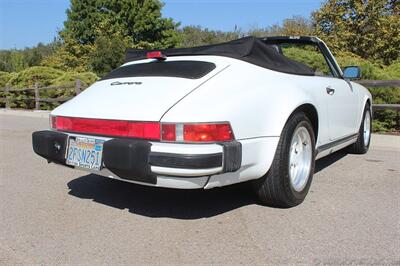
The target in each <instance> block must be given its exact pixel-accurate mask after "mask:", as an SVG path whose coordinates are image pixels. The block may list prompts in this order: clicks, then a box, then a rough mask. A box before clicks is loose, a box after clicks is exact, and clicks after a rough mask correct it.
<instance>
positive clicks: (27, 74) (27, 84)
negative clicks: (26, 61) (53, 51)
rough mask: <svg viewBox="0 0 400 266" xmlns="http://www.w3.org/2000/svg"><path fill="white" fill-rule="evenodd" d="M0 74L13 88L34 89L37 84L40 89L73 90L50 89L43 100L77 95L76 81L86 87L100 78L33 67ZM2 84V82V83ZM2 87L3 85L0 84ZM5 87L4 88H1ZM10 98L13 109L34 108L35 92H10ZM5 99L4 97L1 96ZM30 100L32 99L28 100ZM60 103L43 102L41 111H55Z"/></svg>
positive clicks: (85, 73) (42, 94) (93, 75)
mask: <svg viewBox="0 0 400 266" xmlns="http://www.w3.org/2000/svg"><path fill="white" fill-rule="evenodd" d="M8 75H9V76H7V74H0V79H1V77H3V76H4V77H5V78H4V79H6V78H7V79H8V81H7V83H6V85H7V86H9V87H12V88H32V87H34V86H35V84H36V83H37V84H38V86H39V87H46V86H61V85H70V86H71V89H49V90H41V91H40V97H41V98H59V97H68V96H73V95H75V81H76V80H77V79H80V80H81V81H82V86H84V87H86V86H89V85H90V84H92V83H93V82H95V81H96V80H97V79H98V77H97V76H96V74H94V73H92V72H84V73H74V72H64V71H61V70H57V69H54V68H50V67H38V66H36V67H31V68H27V69H25V70H23V71H21V72H18V73H11V74H10V73H8ZM0 82H1V81H0ZM0 85H1V84H0ZM1 87H4V86H1ZM9 95H10V96H12V97H13V99H14V101H12V103H11V107H13V108H25V109H32V108H34V107H35V106H34V100H33V99H34V91H33V90H29V91H20V92H19V91H18V92H10V93H9ZM0 97H3V96H0ZM28 98H30V99H28ZM58 105H59V103H46V102H41V109H46V110H49V109H53V108H55V107H57V106H58Z"/></svg>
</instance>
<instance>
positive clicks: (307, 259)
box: [0, 112, 400, 265]
mask: <svg viewBox="0 0 400 266" xmlns="http://www.w3.org/2000/svg"><path fill="white" fill-rule="evenodd" d="M47 126H48V120H47V119H46V118H38V117H36V116H19V115H9V114H5V113H4V112H3V113H1V114H0V145H1V146H0V170H1V172H0V265H9V264H20V263H21V264H98V263H101V264H128V263H129V264H131V263H134V264H192V263H194V264H200V263H201V264H206V263H213V264H277V263H279V264H296V263H302V264H307V265H308V264H332V265H334V264H396V265H399V264H400V193H399V191H400V137H380V136H373V144H372V148H371V150H370V152H369V153H368V154H367V155H364V156H359V155H346V154H344V153H335V154H333V155H331V156H329V157H328V158H326V159H322V160H320V161H318V163H317V173H316V174H315V176H314V181H313V184H312V186H311V191H310V193H309V195H308V197H307V198H306V200H305V202H304V203H303V204H302V205H300V206H298V207H295V208H291V209H275V208H269V207H263V206H259V205H257V204H256V201H255V200H254V198H253V197H252V195H251V193H249V192H248V190H247V187H246V186H243V185H239V186H231V187H226V188H221V189H213V190H210V191H202V190H198V191H180V190H171V189H157V188H151V187H143V186H139V185H134V184H129V183H125V182H121V181H117V180H111V179H107V178H104V177H99V176H96V175H88V174H87V173H85V172H78V171H74V170H71V169H67V168H62V167H59V166H56V165H53V164H47V163H46V161H45V160H43V159H41V158H39V157H38V156H36V155H35V154H34V153H33V151H32V148H31V132H32V131H34V130H39V129H45V128H47Z"/></svg>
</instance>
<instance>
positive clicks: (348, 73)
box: [343, 66, 361, 80]
mask: <svg viewBox="0 0 400 266" xmlns="http://www.w3.org/2000/svg"><path fill="white" fill-rule="evenodd" d="M343 77H344V78H345V79H349V80H353V79H360V78H361V68H360V67H358V66H348V67H345V68H344V69H343Z"/></svg>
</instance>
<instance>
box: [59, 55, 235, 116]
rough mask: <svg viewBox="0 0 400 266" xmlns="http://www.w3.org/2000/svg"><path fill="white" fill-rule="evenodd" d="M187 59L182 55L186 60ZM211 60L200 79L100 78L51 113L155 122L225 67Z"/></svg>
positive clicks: (222, 61) (220, 61)
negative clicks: (122, 83)
mask: <svg viewBox="0 0 400 266" xmlns="http://www.w3.org/2000/svg"><path fill="white" fill-rule="evenodd" d="M191 58H192V57H190V56H188V57H185V59H187V60H191ZM169 60H171V61H173V60H179V59H178V58H171V59H169ZM198 60H202V59H200V58H199V59H198ZM204 60H206V61H207V58H204ZM150 61H152V60H141V61H136V62H133V63H129V64H139V63H146V62H150ZM213 62H215V64H216V66H217V67H216V68H215V69H214V70H213V71H211V72H210V73H208V74H207V75H206V76H204V77H202V78H200V79H184V78H168V77H135V78H118V79H107V80H100V81H98V82H96V83H94V84H93V85H92V86H90V87H89V88H87V89H86V90H84V91H83V92H82V93H81V94H79V97H75V98H73V99H72V100H70V101H68V102H66V103H64V104H63V105H61V106H59V107H57V108H56V109H54V110H53V111H52V115H55V116H63V115H65V114H68V116H70V117H90V118H99V119H119V120H132V121H158V120H160V118H161V117H162V115H163V114H164V113H165V112H166V111H167V110H168V109H169V108H170V107H171V106H172V105H174V104H175V103H176V102H178V101H179V100H180V99H181V98H183V97H185V96H186V95H187V94H189V93H190V92H191V91H192V90H194V89H196V88H197V87H199V86H200V85H201V84H203V83H204V82H206V81H207V80H208V79H210V78H212V77H213V76H214V75H216V74H217V73H218V72H220V71H221V70H223V69H224V68H226V67H227V63H226V62H225V60H224V59H223V58H220V59H216V60H214V61H213ZM129 64H126V65H129ZM115 81H119V82H141V84H140V85H118V86H111V83H113V82H115ZM105 107H108V108H105Z"/></svg>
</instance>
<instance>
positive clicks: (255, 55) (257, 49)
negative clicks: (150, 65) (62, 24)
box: [125, 37, 314, 76]
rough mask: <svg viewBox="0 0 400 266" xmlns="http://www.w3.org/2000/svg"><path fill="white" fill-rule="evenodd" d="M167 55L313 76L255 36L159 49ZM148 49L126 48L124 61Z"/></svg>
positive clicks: (299, 64) (306, 69) (311, 71)
mask: <svg viewBox="0 0 400 266" xmlns="http://www.w3.org/2000/svg"><path fill="white" fill-rule="evenodd" d="M161 51H162V52H163V53H164V54H165V55H166V56H167V57H168V56H179V55H219V56H226V57H231V58H235V59H239V60H243V61H246V62H248V63H251V64H254V65H257V66H260V67H264V68H268V69H271V70H275V71H279V72H284V73H289V74H297V75H307V76H313V75H314V70H313V69H311V68H310V67H308V66H306V65H304V64H302V63H300V62H297V61H294V60H291V59H289V58H287V57H285V56H284V55H282V54H281V53H279V49H278V47H277V46H276V45H274V44H270V43H266V42H264V41H263V40H261V39H258V38H255V37H245V38H241V39H237V40H234V41H230V42H226V43H220V44H213V45H205V46H198V47H192V48H174V49H165V50H161ZM147 52H149V51H148V50H138V49H128V50H127V51H126V55H125V62H130V61H135V60H141V59H145V58H146V55H147Z"/></svg>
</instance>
